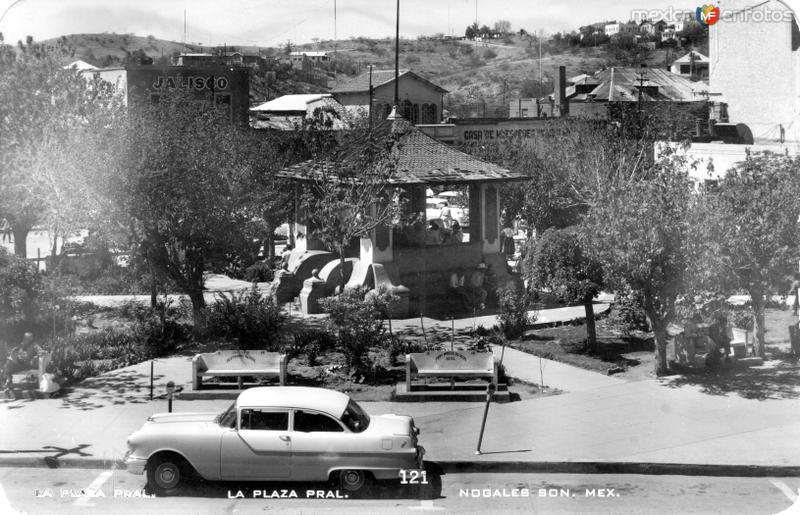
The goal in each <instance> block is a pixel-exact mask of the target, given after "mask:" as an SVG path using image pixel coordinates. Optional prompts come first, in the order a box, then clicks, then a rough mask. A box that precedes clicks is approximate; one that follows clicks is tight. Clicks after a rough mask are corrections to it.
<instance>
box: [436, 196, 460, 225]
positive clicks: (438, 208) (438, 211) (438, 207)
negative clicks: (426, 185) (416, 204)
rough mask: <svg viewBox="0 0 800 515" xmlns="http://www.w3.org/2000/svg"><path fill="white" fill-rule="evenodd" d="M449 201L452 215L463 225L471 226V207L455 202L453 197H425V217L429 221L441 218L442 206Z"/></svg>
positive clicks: (448, 204)
mask: <svg viewBox="0 0 800 515" xmlns="http://www.w3.org/2000/svg"><path fill="white" fill-rule="evenodd" d="M444 203H447V206H448V207H449V208H450V217H451V218H452V219H453V220H455V221H456V222H458V224H459V225H460V226H461V227H469V209H467V208H464V207H460V206H458V205H455V204H454V203H453V199H452V198H445V197H427V198H426V199H425V219H426V220H427V221H429V222H430V221H431V220H439V219H441V218H442V217H441V213H442V206H443V204H444Z"/></svg>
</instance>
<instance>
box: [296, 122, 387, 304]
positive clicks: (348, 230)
mask: <svg viewBox="0 0 800 515" xmlns="http://www.w3.org/2000/svg"><path fill="white" fill-rule="evenodd" d="M389 126H391V122H389V123H384V124H381V125H380V126H378V127H377V128H376V129H370V128H367V127H364V126H363V124H362V125H360V126H356V127H355V128H353V129H351V130H349V131H347V132H345V133H343V134H341V135H340V136H338V139H334V138H333V137H332V136H333V135H332V133H331V132H330V131H328V130H325V129H320V127H319V125H311V126H309V127H308V128H307V130H306V131H305V132H306V137H307V141H308V144H309V149H310V150H311V155H312V156H313V157H312V160H311V161H310V162H308V163H306V165H305V166H306V167H307V168H308V171H307V173H306V177H308V178H310V179H311V181H310V182H306V183H304V184H303V185H301V187H305V188H304V189H305V191H304V194H303V196H302V199H301V206H302V207H303V212H304V213H305V214H306V216H307V222H308V226H309V236H310V237H312V238H314V239H316V240H318V241H320V242H322V244H323V245H325V246H326V247H327V248H329V249H330V250H331V251H333V252H335V253H336V254H337V255H338V256H339V259H340V262H341V269H342V271H344V265H345V258H346V249H347V247H348V246H349V245H350V244H351V242H352V241H353V240H354V239H356V238H365V237H368V235H369V233H370V232H371V231H373V230H375V229H377V228H379V227H381V226H389V225H391V223H392V221H393V220H395V219H396V218H397V216H398V215H399V205H398V202H397V199H396V198H393V193H392V192H391V190H390V188H389V185H390V180H391V179H392V177H393V176H394V175H395V172H396V157H395V153H396V147H395V145H394V144H395V140H394V136H393V134H392V133H391V131H387V128H388V127H389ZM344 279H345V278H344V274H342V276H341V284H340V287H341V290H342V291H344V285H345V281H344Z"/></svg>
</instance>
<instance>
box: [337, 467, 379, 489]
mask: <svg viewBox="0 0 800 515" xmlns="http://www.w3.org/2000/svg"><path fill="white" fill-rule="evenodd" d="M371 482H372V477H371V476H370V475H369V473H368V472H366V471H364V470H340V471H339V473H338V483H339V488H341V489H342V490H343V491H344V492H345V493H346V494H350V495H358V494H363V493H364V492H366V491H367V489H368V488H369V486H370V483H371Z"/></svg>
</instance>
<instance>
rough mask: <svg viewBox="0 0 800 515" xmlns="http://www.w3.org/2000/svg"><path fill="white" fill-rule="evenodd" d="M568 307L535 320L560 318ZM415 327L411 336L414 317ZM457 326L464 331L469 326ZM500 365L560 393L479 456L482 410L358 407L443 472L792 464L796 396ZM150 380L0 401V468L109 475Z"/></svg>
mask: <svg viewBox="0 0 800 515" xmlns="http://www.w3.org/2000/svg"><path fill="white" fill-rule="evenodd" d="M569 309H570V308H566V309H565V310H562V311H558V312H548V313H544V314H545V315H548V316H553V317H555V316H556V315H558V316H567V315H570V313H571V312H570V311H569ZM579 309H581V310H582V308H579ZM554 311H555V310H554ZM412 322H414V323H415V324H416V327H418V323H419V320H415V321H412V320H409V321H408V323H409V324H411V323H412ZM433 322H434V321H431V323H433ZM427 324H428V322H426V327H428V325H427ZM444 324H445V325H444V327H447V328H449V324H448V323H444ZM457 324H459V325H463V326H464V327H471V325H472V320H461V321H457ZM500 351H501V349H500V348H499V347H497V348H495V352H496V353H500ZM504 365H505V366H506V369H507V371H508V375H509V376H511V377H516V378H519V379H523V380H525V381H527V382H531V383H540V382H541V381H542V379H543V382H544V384H545V385H547V386H549V387H550V388H557V389H559V390H561V391H562V392H563V393H561V394H559V395H553V396H549V397H538V398H535V399H529V400H524V401H519V402H512V403H508V404H492V405H491V406H490V410H489V416H488V421H487V424H486V431H485V436H484V442H483V446H482V451H483V454H481V455H476V454H475V449H476V444H477V438H478V433H479V431H480V424H481V419H482V416H483V410H484V404H483V403H447V402H436V403H395V402H362V403H361V404H362V405H363V406H364V407H365V409H366V410H367V411H368V412H369V413H373V414H379V413H401V414H409V415H412V416H413V417H414V418H415V420H416V422H417V425H418V426H419V427H420V428H421V431H422V433H421V436H420V440H421V443H422V445H424V446H425V448H426V449H427V455H426V458H427V459H428V460H430V461H436V462H438V463H439V464H440V465H442V466H443V467H444V468H445V469H448V470H454V469H458V470H462V471H480V470H490V469H492V467H495V468H502V469H503V470H506V471H510V470H530V471H536V470H553V471H565V470H572V471H575V470H583V471H592V470H615V471H620V470H627V471H633V470H640V469H641V470H651V471H652V470H659V467H662V469H663V468H664V467H666V468H667V469H669V470H677V473H693V472H694V473H697V472H698V471H702V470H708V467H720V468H718V469H716V468H715V469H714V470H721V471H724V473H728V474H732V472H731V471H741V470H745V471H746V470H750V471H753V470H757V471H758V470H760V471H761V472H759V473H764V474H766V473H769V474H770V475H779V474H780V473H788V472H787V469H782V470H783V472H781V470H779V469H777V468H776V467H800V453H798V452H796V450H797V442H799V441H800V419H798V417H797V413H798V408H800V400H798V399H788V400H774V399H770V400H753V399H745V398H742V397H739V396H734V395H708V394H705V393H702V392H701V391H700V390H699V388H697V387H695V386H690V385H684V386H681V387H679V388H678V387H676V386H674V385H673V384H671V383H670V382H669V380H668V378H666V379H661V380H653V379H650V380H644V381H638V382H626V381H623V380H621V379H618V378H614V377H607V376H603V375H602V374H597V373H594V372H590V371H586V370H583V369H579V368H575V367H572V366H569V365H565V364H562V363H557V362H554V361H551V360H546V359H541V360H540V359H539V358H538V357H535V356H531V355H527V354H524V353H522V352H519V351H516V350H514V349H508V348H507V349H505V355H504ZM540 365H541V369H540ZM190 370H191V358H190V357H180V356H178V357H171V358H166V359H159V360H156V361H155V362H154V385H155V394H156V395H157V396H158V395H162V394H163V393H164V392H165V385H166V382H167V381H169V380H172V381H174V382H175V383H176V385H178V386H181V385H187V384H188V383H189V382H190ZM149 383H150V362H145V363H140V364H138V365H134V366H131V367H127V368H124V369H120V370H116V371H113V372H110V373H108V374H104V375H103V376H100V377H97V378H93V379H90V380H87V381H85V382H83V383H82V384H81V385H80V387H76V388H75V389H74V390H73V391H72V392H71V393H69V394H68V395H66V396H64V397H63V398H58V399H44V400H42V399H40V400H33V401H27V400H17V401H12V402H5V403H2V404H0V427H2V430H0V466H65V467H69V466H81V467H110V466H112V465H113V464H114V463H117V462H118V461H119V460H120V459H121V458H122V457H123V455H124V453H125V450H126V444H125V441H126V439H127V437H128V435H129V434H130V433H131V432H133V431H135V430H136V429H138V428H139V427H140V426H141V425H142V423H143V422H144V421H145V419H146V418H147V417H148V416H149V415H151V414H153V413H158V412H164V411H166V408H167V402H166V400H164V399H156V400H153V401H150V400H149ZM512 391H513V386H512ZM229 403H230V401H228V400H193V401H186V400H176V401H175V402H174V410H175V411H179V412H187V411H216V412H219V411H222V410H223V409H225V408H226V407H227V406H228V405H229ZM571 467H572V468H571ZM582 467H586V469H585V470H584V469H582ZM604 467H605V468H604ZM631 467H633V468H631ZM636 467H639V468H636ZM753 467H755V468H753ZM797 471H800V468H797V469H790V472H793V473H795V474H796V473H797ZM720 473H723V472H720Z"/></svg>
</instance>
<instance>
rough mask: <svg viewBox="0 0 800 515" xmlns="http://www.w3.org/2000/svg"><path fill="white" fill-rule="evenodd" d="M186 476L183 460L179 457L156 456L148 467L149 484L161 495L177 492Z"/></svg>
mask: <svg viewBox="0 0 800 515" xmlns="http://www.w3.org/2000/svg"><path fill="white" fill-rule="evenodd" d="M185 475H186V468H185V466H184V462H183V459H181V458H180V457H178V456H173V455H169V454H168V455H160V456H154V457H153V458H151V460H150V463H149V464H148V466H147V483H148V484H149V485H150V486H151V487H152V488H153V490H154V491H155V493H156V494H160V495H164V494H169V493H173V492H175V491H176V490H177V489H178V486H179V485H180V484H181V482H182V481H183V479H184V477H185Z"/></svg>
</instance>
